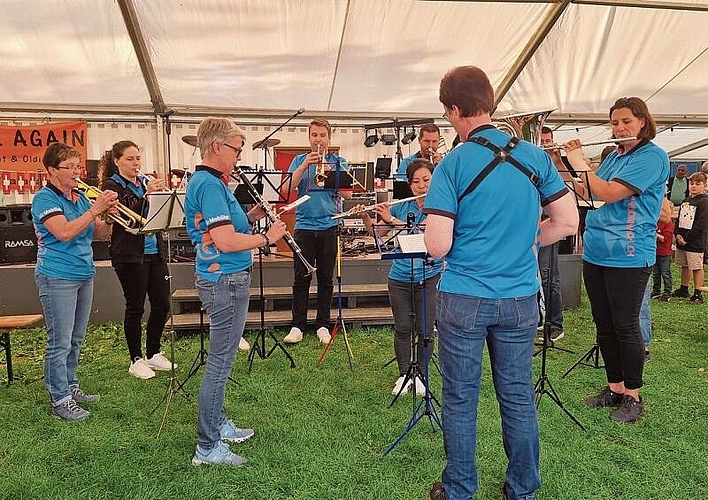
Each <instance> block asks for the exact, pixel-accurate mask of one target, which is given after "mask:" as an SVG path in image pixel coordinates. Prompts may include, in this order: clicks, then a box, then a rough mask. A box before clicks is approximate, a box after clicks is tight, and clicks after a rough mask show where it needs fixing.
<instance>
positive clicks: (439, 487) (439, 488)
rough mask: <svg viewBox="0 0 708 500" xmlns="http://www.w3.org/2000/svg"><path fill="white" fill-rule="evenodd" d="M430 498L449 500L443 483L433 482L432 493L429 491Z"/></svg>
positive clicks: (431, 499)
mask: <svg viewBox="0 0 708 500" xmlns="http://www.w3.org/2000/svg"><path fill="white" fill-rule="evenodd" d="M428 498H429V499H430V500H447V495H445V488H443V484H442V483H440V482H437V483H433V487H432V488H430V493H428Z"/></svg>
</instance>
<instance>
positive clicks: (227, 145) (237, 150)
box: [223, 142, 243, 156]
mask: <svg viewBox="0 0 708 500" xmlns="http://www.w3.org/2000/svg"><path fill="white" fill-rule="evenodd" d="M223 145H224V146H226V147H228V148H231V149H233V150H234V151H236V156H241V151H243V148H237V147H235V146H232V145H231V144H228V143H226V142H224V143H223Z"/></svg>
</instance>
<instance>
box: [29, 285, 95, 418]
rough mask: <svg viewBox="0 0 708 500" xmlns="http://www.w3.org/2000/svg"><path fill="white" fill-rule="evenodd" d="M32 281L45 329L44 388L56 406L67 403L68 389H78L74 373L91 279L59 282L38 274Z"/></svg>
mask: <svg viewBox="0 0 708 500" xmlns="http://www.w3.org/2000/svg"><path fill="white" fill-rule="evenodd" d="M34 278H35V282H36V283H37V290H38V291H39V301H40V302H41V303H42V310H43V311H44V322H45V323H46V325H47V352H46V354H45V355H44V385H46V386H47V390H48V391H49V397H50V398H51V400H52V405H53V406H57V405H60V404H62V403H64V402H66V401H67V400H69V399H71V388H72V387H78V386H79V380H78V379H77V378H76V369H77V368H78V366H79V354H80V352H81V343H82V342H83V341H84V337H86V325H88V320H89V316H90V314H91V303H92V301H93V278H89V279H87V280H85V281H74V280H62V279H57V278H51V277H49V276H46V275H44V274H40V273H35V275H34Z"/></svg>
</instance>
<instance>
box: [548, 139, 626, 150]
mask: <svg viewBox="0 0 708 500" xmlns="http://www.w3.org/2000/svg"><path fill="white" fill-rule="evenodd" d="M636 140H637V138H636V137H618V138H616V139H607V140H605V141H595V142H588V143H587V144H581V146H582V147H585V146H600V145H602V144H616V143H618V142H626V141H636ZM541 149H543V150H544V151H548V150H550V149H563V146H562V145H559V144H555V145H553V146H542V147H541Z"/></svg>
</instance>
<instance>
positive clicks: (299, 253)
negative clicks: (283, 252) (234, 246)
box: [229, 167, 317, 276]
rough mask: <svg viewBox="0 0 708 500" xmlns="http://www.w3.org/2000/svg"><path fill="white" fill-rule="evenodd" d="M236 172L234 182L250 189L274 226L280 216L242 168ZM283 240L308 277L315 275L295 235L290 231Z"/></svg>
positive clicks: (314, 268) (235, 169)
mask: <svg viewBox="0 0 708 500" xmlns="http://www.w3.org/2000/svg"><path fill="white" fill-rule="evenodd" d="M234 171H235V173H236V175H238V177H236V175H234V174H229V175H230V176H231V178H232V179H233V180H235V181H236V182H242V183H243V185H244V186H246V189H248V192H249V194H250V195H251V197H252V198H253V199H254V200H255V201H256V203H257V204H259V205H261V206H262V207H263V210H264V211H265V214H266V218H267V219H268V222H269V223H270V224H273V223H274V222H276V221H277V220H279V219H280V217H278V214H276V213H275V211H274V210H273V209H272V208H271V206H270V203H268V202H267V201H265V200H264V199H263V197H262V196H261V195H260V193H259V192H258V190H257V189H256V188H255V186H254V185H253V183H252V182H251V180H250V179H249V178H248V177H247V176H246V174H244V173H243V172H242V171H241V169H240V168H238V167H234ZM283 239H284V240H285V243H287V244H288V246H289V247H290V249H291V250H292V251H293V253H294V254H295V255H296V256H297V258H298V259H300V262H302V264H303V265H304V266H305V268H306V269H307V273H306V275H308V276H309V275H310V274H312V273H314V272H315V271H316V270H317V268H316V267H315V266H313V265H312V264H310V263H309V262H307V259H305V257H303V256H302V250H301V249H300V246H299V245H298V244H297V242H296V241H295V238H293V235H292V234H290V231H287V230H286V231H285V235H284V236H283Z"/></svg>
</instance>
